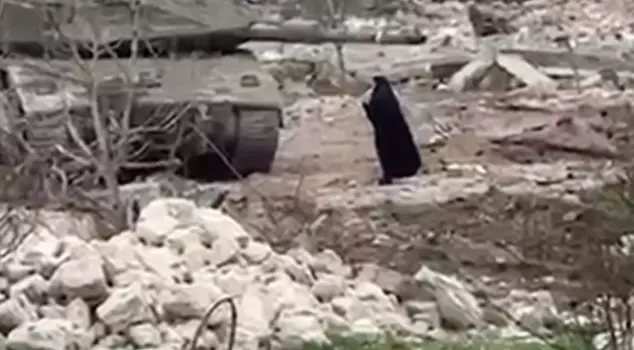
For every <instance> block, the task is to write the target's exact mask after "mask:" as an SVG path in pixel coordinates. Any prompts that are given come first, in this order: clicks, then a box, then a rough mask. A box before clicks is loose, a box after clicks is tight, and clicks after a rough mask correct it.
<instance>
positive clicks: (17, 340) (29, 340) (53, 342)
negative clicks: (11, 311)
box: [7, 319, 90, 350]
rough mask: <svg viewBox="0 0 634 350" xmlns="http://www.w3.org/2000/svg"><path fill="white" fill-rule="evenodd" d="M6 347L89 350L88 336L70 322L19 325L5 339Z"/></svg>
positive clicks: (29, 349) (37, 349) (56, 320)
mask: <svg viewBox="0 0 634 350" xmlns="http://www.w3.org/2000/svg"><path fill="white" fill-rule="evenodd" d="M7 347H8V348H10V349H24V350H67V349H77V350H83V349H90V336H89V335H88V334H87V333H85V331H82V330H81V329H79V328H78V327H76V326H74V325H73V324H72V323H71V322H69V321H66V320H61V319H55V320H51V319H42V320H38V321H30V322H25V323H23V324H21V325H20V326H19V327H17V328H16V329H14V330H13V331H11V333H9V336H8V337H7Z"/></svg>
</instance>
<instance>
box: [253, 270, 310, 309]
mask: <svg viewBox="0 0 634 350" xmlns="http://www.w3.org/2000/svg"><path fill="white" fill-rule="evenodd" d="M272 277H273V278H272V279H271V281H268V283H266V287H265V291H266V295H267V303H268V304H269V305H271V307H272V308H273V310H275V312H277V311H279V310H281V309H300V310H313V309H315V308H317V307H318V306H319V302H318V301H317V299H316V298H315V297H314V296H313V295H312V293H311V292H310V290H309V289H308V287H306V286H304V285H301V284H299V283H295V282H293V281H292V280H291V279H290V277H288V275H286V274H282V273H277V274H275V275H274V276H272Z"/></svg>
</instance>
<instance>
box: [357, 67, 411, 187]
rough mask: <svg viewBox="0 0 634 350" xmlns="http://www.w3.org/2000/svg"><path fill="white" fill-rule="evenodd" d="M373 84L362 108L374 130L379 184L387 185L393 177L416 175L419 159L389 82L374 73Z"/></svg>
mask: <svg viewBox="0 0 634 350" xmlns="http://www.w3.org/2000/svg"><path fill="white" fill-rule="evenodd" d="M374 83H375V85H374V88H373V89H372V93H371V95H370V99H369V101H368V102H364V103H363V109H364V110H365V114H366V116H367V117H368V119H369V120H370V122H371V123H372V127H373V129H374V146H375V148H376V152H377V155H378V158H379V162H380V164H381V170H382V171H383V177H382V178H381V180H380V181H379V183H380V184H390V183H392V179H396V178H403V177H408V176H412V175H414V174H416V173H417V172H418V170H419V169H420V167H421V166H422V162H421V158H420V154H419V152H418V147H417V146H416V143H415V142H414V139H413V137H412V133H411V131H410V129H409V126H408V124H407V121H406V120H405V117H404V116H403V111H402V109H401V106H400V103H399V101H398V98H397V97H396V94H395V93H394V90H392V86H391V85H390V82H389V81H388V80H387V79H386V78H385V77H383V76H377V77H374Z"/></svg>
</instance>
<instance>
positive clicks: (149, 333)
mask: <svg viewBox="0 0 634 350" xmlns="http://www.w3.org/2000/svg"><path fill="white" fill-rule="evenodd" d="M127 334H128V338H130V341H132V343H133V344H134V345H136V346H137V347H139V348H153V347H158V346H159V345H161V343H162V339H161V332H160V331H159V329H158V328H157V327H156V326H155V325H153V324H151V323H139V324H135V325H132V326H130V328H128V330H127Z"/></svg>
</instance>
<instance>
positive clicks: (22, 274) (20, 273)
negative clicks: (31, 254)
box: [3, 261, 37, 283]
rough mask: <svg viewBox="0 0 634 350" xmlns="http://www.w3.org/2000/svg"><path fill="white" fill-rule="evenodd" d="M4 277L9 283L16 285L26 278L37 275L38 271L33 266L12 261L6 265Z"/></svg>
mask: <svg viewBox="0 0 634 350" xmlns="http://www.w3.org/2000/svg"><path fill="white" fill-rule="evenodd" d="M3 268H4V275H5V276H6V277H7V278H8V279H9V282H12V283H15V282H18V281H21V280H23V279H25V278H26V277H28V276H30V275H33V274H36V273H37V269H36V268H35V267H33V266H29V265H25V264H22V263H19V262H16V261H10V262H7V263H6V264H4V266H3Z"/></svg>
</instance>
